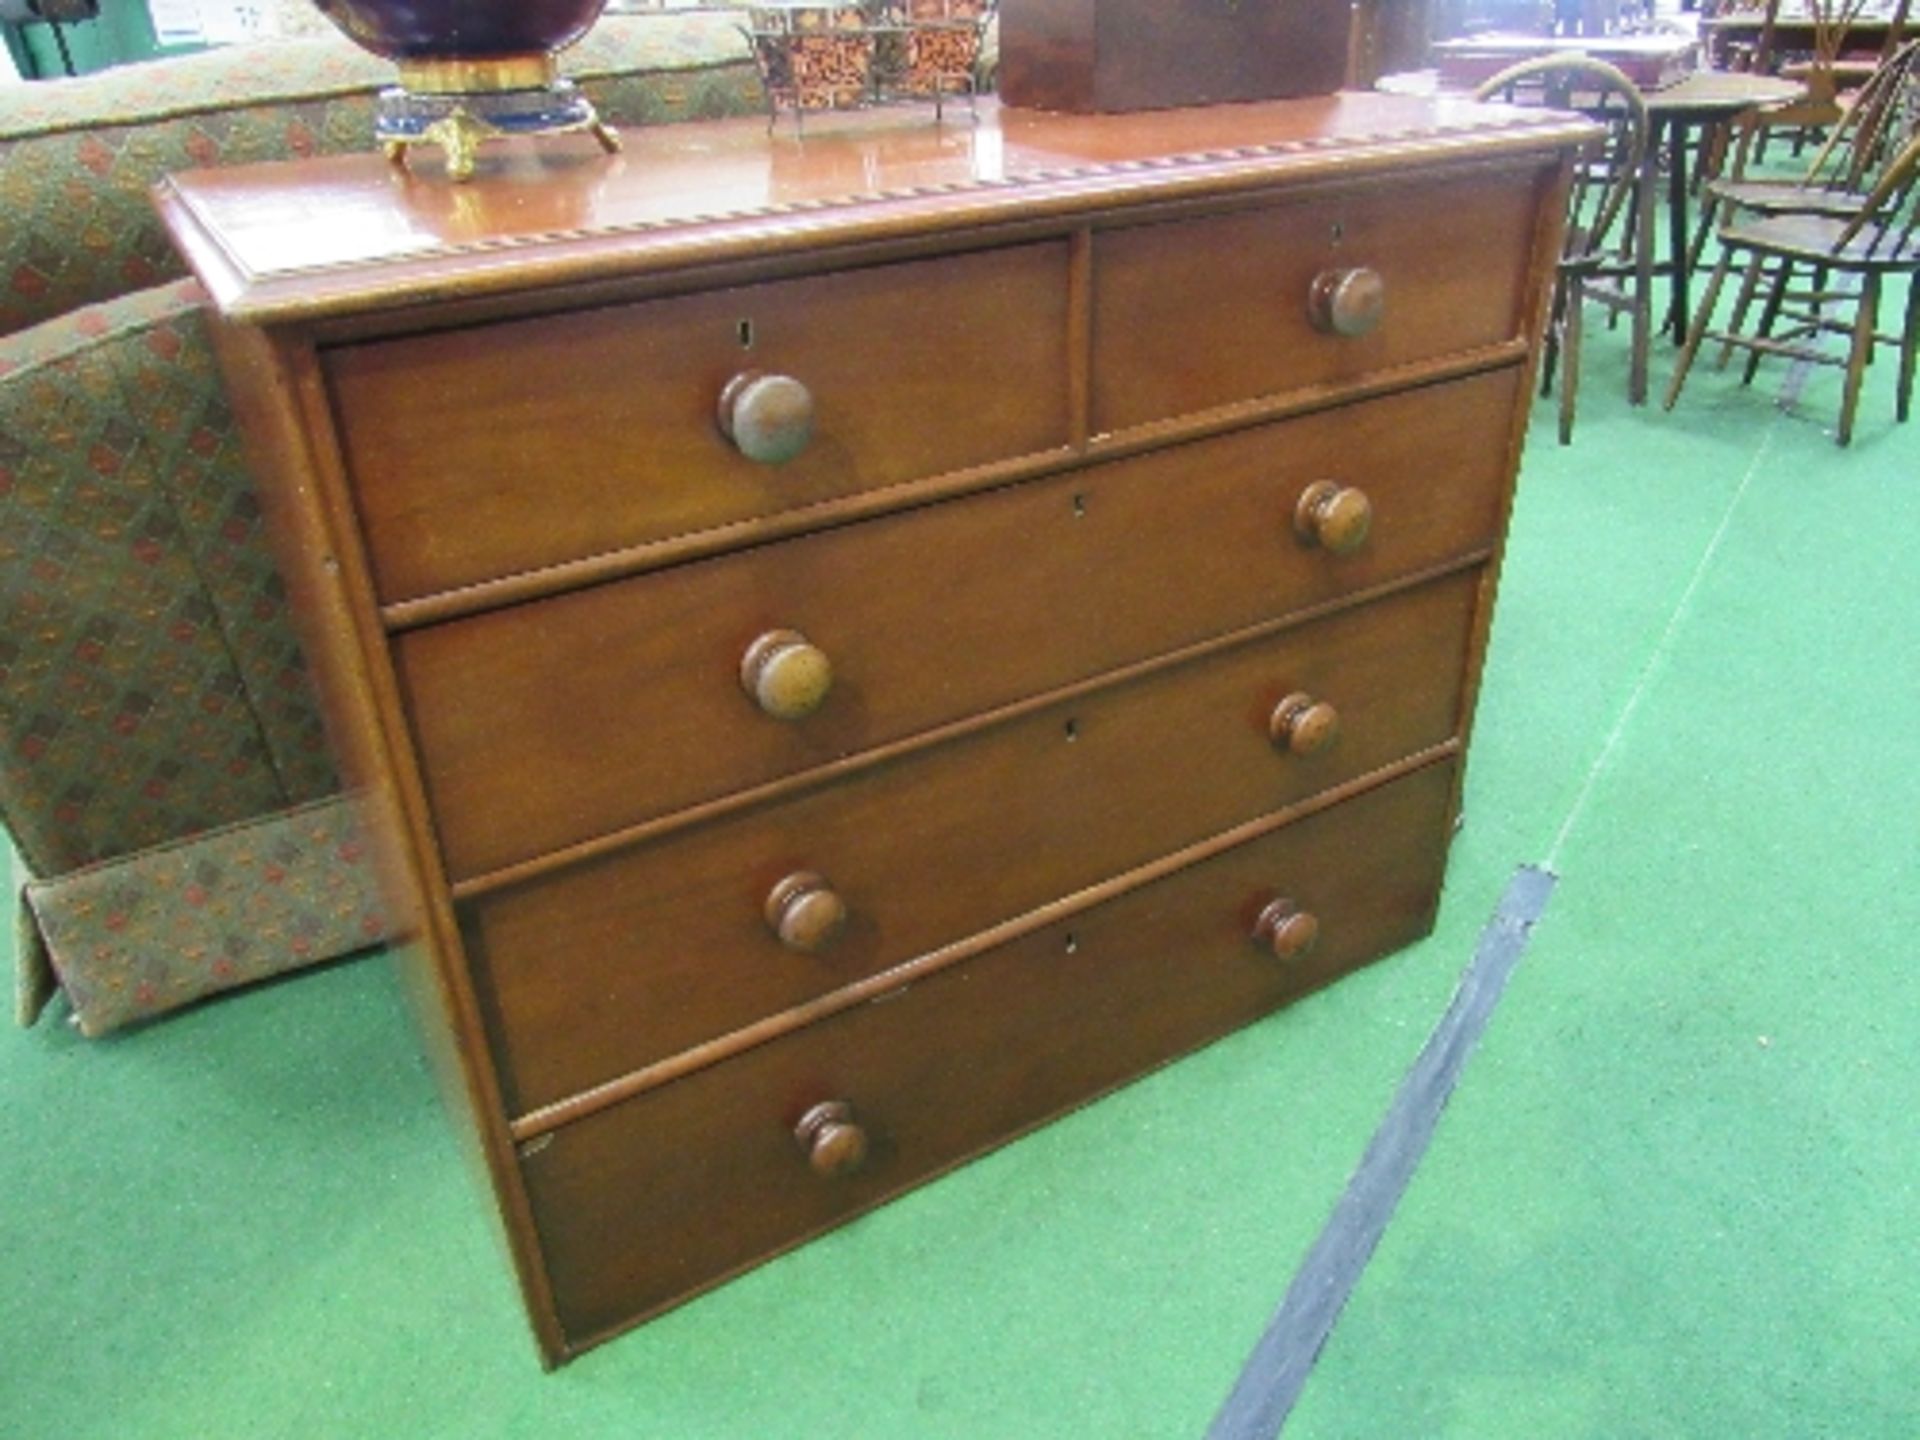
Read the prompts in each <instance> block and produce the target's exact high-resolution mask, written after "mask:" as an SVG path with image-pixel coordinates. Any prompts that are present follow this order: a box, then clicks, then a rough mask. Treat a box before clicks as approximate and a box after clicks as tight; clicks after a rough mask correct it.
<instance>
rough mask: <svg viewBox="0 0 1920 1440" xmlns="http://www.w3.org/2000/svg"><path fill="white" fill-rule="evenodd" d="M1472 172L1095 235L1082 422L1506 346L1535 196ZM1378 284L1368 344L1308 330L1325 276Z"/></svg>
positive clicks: (1117, 426)
mask: <svg viewBox="0 0 1920 1440" xmlns="http://www.w3.org/2000/svg"><path fill="white" fill-rule="evenodd" d="M1548 178H1550V177H1549V176H1548V174H1547V172H1533V171H1521V172H1518V173H1515V172H1505V173H1497V172H1485V173H1481V174H1478V175H1470V176H1454V177H1449V178H1448V179H1447V180H1445V181H1444V182H1439V181H1422V180H1419V179H1413V178H1408V177H1404V176H1403V177H1400V178H1399V179H1398V180H1397V181H1396V183H1395V184H1393V185H1392V186H1383V187H1378V188H1369V189H1365V190H1356V191H1354V192H1351V193H1349V194H1346V195H1341V196H1329V197H1324V198H1320V199H1313V200H1304V201H1300V202H1296V203H1293V204H1280V205H1274V206H1271V207H1269V208H1264V209H1259V210H1250V211H1245V212H1242V213H1239V214H1234V215H1221V216H1212V217H1208V218H1205V219H1199V220H1180V221H1169V222H1166V223H1164V224H1158V225H1146V226H1139V227H1136V228H1132V229H1126V230H1116V231H1112V232H1105V233H1102V234H1101V235H1100V236H1099V237H1098V240H1097V243H1096V246H1095V250H1094V300H1093V327H1094V363H1093V424H1094V429H1095V431H1096V432H1100V431H1113V430H1124V429H1126V428H1127V427H1128V426H1131V425H1139V424H1144V423H1146V422H1149V421H1154V420H1163V419H1167V418H1170V417H1172V416H1175V415H1180V414H1185V413H1187V412H1189V411H1194V410H1204V409H1207V408H1209V407H1211V406H1216V405H1226V404H1230V403H1232V402H1234V401H1238V400H1249V399H1253V398H1255V397H1257V396H1262V395H1271V394H1277V393H1280V392H1283V391H1287V390H1293V389H1297V388H1300V387H1303V386H1309V385H1328V384H1334V383H1338V382H1340V381H1343V380H1351V379H1354V378H1357V377H1358V376H1361V375H1364V374H1366V373H1368V372H1370V371H1376V370H1380V369H1384V368H1387V367H1390V366H1395V365H1406V364H1411V363H1413V362H1415V361H1418V360H1422V359H1428V358H1432V357H1435V356H1439V355H1445V354H1449V353H1452V352H1455V351H1460V350H1466V349H1470V348H1473V347H1475V346H1481V345H1492V344H1497V343H1499V342H1500V341H1502V340H1508V339H1511V338H1513V337H1515V336H1517V335H1519V334H1520V333H1521V329H1520V326H1521V320H1522V317H1523V315H1524V313H1525V305H1526V301H1527V299H1528V296H1529V291H1528V288H1527V273H1528V271H1527V258H1528V252H1529V250H1530V248H1531V244H1532V240H1533V235H1534V216H1535V206H1536V204H1537V203H1538V199H1539V196H1538V193H1537V191H1538V188H1539V186H1540V185H1541V184H1543V183H1545V181H1546V180H1547V179H1548ZM1361 266H1364V267H1367V268H1370V269H1372V270H1375V271H1377V272H1378V273H1379V274H1380V276H1381V278H1382V279H1383V280H1384V281H1385V285H1386V308H1385V312H1384V317H1383V318H1382V320H1381V321H1380V323H1379V326H1378V327H1377V328H1376V329H1375V330H1374V331H1373V332H1372V333H1371V334H1368V335H1364V336H1359V337H1347V336H1336V335H1326V334H1322V333H1320V332H1319V331H1317V330H1315V329H1314V328H1313V327H1312V325H1310V324H1309V323H1308V320H1307V295H1308V291H1309V289H1310V288H1311V286H1312V283H1313V279H1314V277H1315V276H1316V275H1317V274H1319V273H1320V272H1322V271H1324V270H1340V269H1350V268H1354V267H1361Z"/></svg>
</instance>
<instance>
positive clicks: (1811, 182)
mask: <svg viewBox="0 0 1920 1440" xmlns="http://www.w3.org/2000/svg"><path fill="white" fill-rule="evenodd" d="M1901 8H1902V12H1903V13H1904V10H1905V0H1902V7H1901ZM1917 75H1920V40H1910V41H1908V42H1907V43H1905V44H1904V45H1902V46H1900V47H1899V48H1898V49H1896V50H1894V51H1893V52H1892V53H1891V54H1890V55H1889V56H1888V57H1887V58H1886V59H1884V60H1883V61H1881V63H1880V64H1879V65H1877V66H1876V67H1875V69H1874V72H1873V74H1872V75H1871V76H1870V77H1869V78H1868V80H1867V83H1866V84H1865V85H1863V86H1862V87H1861V88H1860V89H1859V90H1858V91H1857V92H1855V93H1854V94H1853V96H1852V97H1851V101H1850V103H1849V104H1848V105H1847V106H1846V107H1845V110H1844V113H1843V114H1842V115H1841V118H1840V121H1839V122H1838V123H1837V124H1835V125H1834V126H1833V127H1832V129H1831V130H1830V131H1829V132H1828V134H1827V138H1826V140H1825V142H1824V143H1823V144H1822V145H1821V146H1820V148H1819V150H1818V151H1816V152H1815V154H1814V157H1813V160H1812V163H1811V164H1809V165H1808V167H1807V169H1806V173H1805V174H1803V175H1800V176H1797V177H1795V178H1793V179H1753V178H1749V177H1748V176H1747V174H1746V165H1745V157H1744V153H1743V155H1742V157H1741V158H1740V159H1739V160H1738V161H1736V164H1735V167H1734V173H1733V174H1732V175H1730V176H1728V177H1727V178H1724V179H1720V180H1713V181H1710V182H1708V184H1707V187H1706V190H1707V197H1708V199H1707V204H1708V219H1709V220H1712V219H1713V218H1715V216H1716V213H1717V214H1718V215H1719V216H1720V217H1721V218H1724V217H1725V216H1726V215H1729V214H1731V213H1732V212H1733V211H1734V210H1736V209H1740V210H1756V211H1759V212H1761V213H1762V214H1768V215H1788V214H1811V215H1838V216H1841V217H1842V218H1845V217H1848V216H1851V215H1854V214H1857V213H1858V212H1859V209H1860V207H1861V205H1862V204H1863V203H1864V202H1865V200H1866V197H1867V194H1868V192H1869V191H1870V190H1871V189H1872V186H1873V177H1874V175H1875V174H1876V173H1877V172H1878V170H1879V169H1880V167H1881V166H1882V165H1883V164H1884V163H1885V162H1886V160H1887V158H1888V156H1889V155H1893V154H1897V153H1899V151H1900V150H1901V149H1902V148H1903V147H1904V146H1905V144H1906V142H1907V141H1908V140H1909V139H1911V138H1912V137H1913V133H1914V129H1915V124H1916V121H1920V104H1916V96H1915V93H1914V85H1915V81H1916V76H1917ZM1706 233H1707V227H1705V226H1703V227H1702V230H1701V234H1702V235H1703V236H1704V235H1705V234H1706Z"/></svg>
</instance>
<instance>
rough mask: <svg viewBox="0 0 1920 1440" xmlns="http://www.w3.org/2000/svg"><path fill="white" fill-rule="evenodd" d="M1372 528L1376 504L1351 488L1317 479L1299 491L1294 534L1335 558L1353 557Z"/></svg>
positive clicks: (1365, 495)
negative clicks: (1341, 556)
mask: <svg viewBox="0 0 1920 1440" xmlns="http://www.w3.org/2000/svg"><path fill="white" fill-rule="evenodd" d="M1372 529H1373V502H1372V501H1371V500H1369V499H1368V498H1367V492H1366V491H1364V490H1360V489H1357V488H1355V487H1354V486H1351V485H1341V484H1337V483H1336V482H1334V481H1332V480H1316V481H1314V482H1313V484H1311V485H1309V486H1307V488H1306V489H1305V490H1302V491H1301V492H1300V502H1299V504H1297V505H1295V506H1294V508H1293V532H1294V534H1296V535H1298V536H1299V537H1300V539H1301V540H1302V541H1303V542H1304V543H1306V544H1308V545H1318V546H1319V547H1320V548H1321V549H1322V550H1325V551H1328V552H1329V553H1331V554H1334V555H1351V554H1352V553H1353V552H1354V551H1356V550H1358V549H1359V548H1360V547H1361V546H1362V545H1364V544H1366V543H1367V535H1368V533H1369V532H1370V531H1371V530H1372Z"/></svg>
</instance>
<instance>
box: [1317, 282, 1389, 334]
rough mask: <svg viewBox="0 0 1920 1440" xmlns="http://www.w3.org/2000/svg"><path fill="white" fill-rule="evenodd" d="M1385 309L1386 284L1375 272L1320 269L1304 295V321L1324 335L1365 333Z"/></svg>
mask: <svg viewBox="0 0 1920 1440" xmlns="http://www.w3.org/2000/svg"><path fill="white" fill-rule="evenodd" d="M1386 310H1387V282H1386V281H1385V280H1383V279H1381V278H1380V272H1379V271H1378V270H1370V269H1368V268H1367V267H1366V266H1364V265H1361V266H1357V267H1355V268H1354V269H1351V270H1322V271H1321V272H1320V273H1319V274H1318V275H1316V276H1314V277H1313V285H1312V286H1311V288H1310V289H1309V290H1308V292H1307V318H1308V319H1309V320H1311V321H1312V322H1313V328H1314V329H1316V330H1318V331H1320V332H1321V333H1322V334H1323V335H1344V336H1346V337H1348V338H1349V339H1354V338H1357V337H1359V336H1361V335H1365V334H1368V333H1369V332H1371V331H1372V330H1373V329H1374V328H1375V327H1376V326H1377V325H1379V323H1380V318H1381V316H1383V315H1385V314H1386Z"/></svg>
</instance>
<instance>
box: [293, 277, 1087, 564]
mask: <svg viewBox="0 0 1920 1440" xmlns="http://www.w3.org/2000/svg"><path fill="white" fill-rule="evenodd" d="M1066 274H1067V249H1066V245H1065V243H1064V242H1052V243H1047V244H1036V245H1026V246H1018V247H1013V248H1009V249H1003V250H991V251H984V252H980V253H977V254H967V255H958V256H950V257H945V258H942V259H939V260H929V261H916V262H913V263H909V264H897V265H882V266H876V267H873V268H871V269H865V270H852V271H846V272H843V273H840V274H834V275H823V276H809V277H805V278H802V279H796V280H782V281H775V282H772V283H769V284H763V285H752V286H743V287H739V288H735V289H728V290H719V291H710V292H704V293H701V294H697V295H690V296H683V297H677V298H672V299H663V300H653V301H647V302H643V303H638V304H634V305H627V306H621V307H614V308H608V309H602V310H593V311H583V312H580V313H577V314H569V315H561V316H553V317H546V318H541V319H534V320H523V321H518V322H515V323H511V324H504V325H497V326H494V327H493V328H492V330H491V331H490V332H489V333H488V336H487V339H486V342H485V343H484V344H477V343H475V341H474V340H473V338H472V336H471V335H470V334H469V333H468V332H465V331H458V330H455V331H448V332H445V333H441V334H434V335H425V336H417V337H410V338H405V339H399V340H387V341H380V342H377V343H369V344H364V345H357V346H349V347H342V348H340V349H336V350H333V351H331V352H329V353H328V354H327V356H326V367H327V375H328V379H329V381H330V383H331V386H332V389H333V393H334V396H335V399H336V403H337V405H338V409H339V415H340V435H341V443H342V445H343V447H344V449H345V452H346V460H347V466H348V469H349V471H350V473H351V476H352V480H353V489H354V497H355V502H356V504H357V505H358V507H359V510H360V515H361V519H362V522H363V525H364V528H365V534H366V542H367V547H368V551H369V553H370V555H371V557H372V563H373V572H374V581H375V585H376V588H377V589H378V590H379V592H380V596H381V598H382V599H383V600H389V601H391V600H404V599H411V598H415V597H418V596H422V595H428V594H432V593H435V592H438V591H443V590H450V589H454V588H456V587H458V586H461V585H468V584H472V583H474V582H477V581H481V580H487V579H492V578H495V577H498V576H502V575H508V574H513V573H517V572H519V571H523V570H531V569H536V568H538V567H540V566H544V565H552V564H555V563H558V562H561V561H566V560H573V559H577V558H580V557H582V556H586V555H592V554H597V553H599V552H601V551H605V550H611V549H617V548H619V547H621V546H626V545H636V544H641V543H644V542H647V541H652V540H659V539H664V538H667V537H671V536H676V535H683V534H687V533H690V532H696V531H701V530H706V529H710V528H712V527H715V526H720V525H725V524H727V523H729V522H732V521H738V520H745V519H749V518H752V517H755V516H761V515H768V514H773V513H776V512H780V511H785V510H794V509H799V508H801V507H803V506H807V505H812V504H817V503H819V502H821V501H824V500H830V499H832V498H834V497H836V496H840V495H846V494H851V493H854V492H857V491H862V490H872V489H878V488H880V487H882V486H885V485H891V484H894V483H896V482H899V481H903V480H909V479H913V478H915V477H919V476H928V475H938V474H943V473H946V472H948V471H954V470H961V469H965V468H968V467H970V466H975V465H981V464H985V463H988V462H990V461H995V460H1001V459H1008V458H1013V457H1016V456H1021V455H1026V454H1029V453H1035V452H1040V451H1045V450H1049V449H1053V448H1056V447H1060V446H1064V445H1065V444H1066V443H1067V380H1066V377H1067V374H1068V371H1069V366H1068V365H1067V361H1066V345H1067V318H1066V317H1067V280H1066ZM749 370H752V371H760V372H763V373H768V374H779V375H784V376H789V377H792V378H793V379H796V380H798V381H800V382H801V383H803V384H804V385H805V386H806V387H807V388H808V390H809V391H810V392H811V394H812V398H813V404H814V407H815V415H814V433H813V439H812V442H811V444H810V445H808V447H807V448H806V450H805V451H804V452H802V453H801V454H800V455H798V456H797V457H796V458H793V459H790V460H787V461H785V462H784V463H780V464H763V463H758V462H755V461H753V460H749V459H747V458H746V457H745V456H744V455H742V454H741V453H740V452H739V451H738V450H737V449H735V448H734V446H733V445H732V444H730V443H729V442H728V440H727V438H726V437H725V436H724V435H723V434H722V433H721V431H720V429H719V427H718V425H717V423H716V407H717V405H718V402H719V397H720V395H721V393H722V391H723V390H724V389H725V387H726V385H727V382H728V381H729V380H730V379H732V378H733V377H734V376H735V375H737V374H740V373H741V372H743V371H749Z"/></svg>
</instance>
